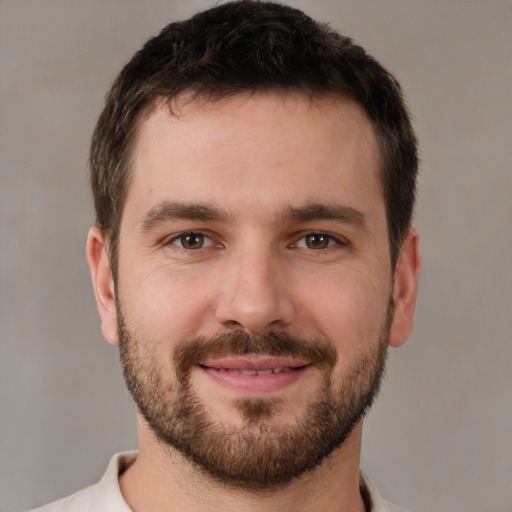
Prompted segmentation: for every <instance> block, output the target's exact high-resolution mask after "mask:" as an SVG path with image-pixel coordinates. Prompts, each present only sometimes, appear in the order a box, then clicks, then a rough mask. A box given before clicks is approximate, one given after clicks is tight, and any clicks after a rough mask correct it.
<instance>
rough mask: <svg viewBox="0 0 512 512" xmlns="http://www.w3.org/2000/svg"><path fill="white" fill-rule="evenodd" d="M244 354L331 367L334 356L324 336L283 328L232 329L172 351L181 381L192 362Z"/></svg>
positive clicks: (194, 339)
mask: <svg viewBox="0 0 512 512" xmlns="http://www.w3.org/2000/svg"><path fill="white" fill-rule="evenodd" d="M246 355H267V356H283V357H286V356H288V357H295V358H300V359H304V360H305V361H308V363H309V364H315V365H321V366H325V367H327V369H332V368H333V367H334V366H335V364H336V362H337V360H338V357H337V354H336V350H335V348H334V347H333V345H332V344H331V343H330V342H329V341H328V340H326V339H318V338H315V339H305V338H301V337H298V336H292V335H291V334H288V333H285V332H273V331H270V332H267V333H264V334H259V335H256V336H253V335H250V334H248V333H246V332H244V331H232V332H227V333H222V334H219V335H217V336H214V337H211V338H203V337H197V338H192V339H190V340H187V341H184V342H183V343H181V344H180V346H179V347H178V348H177V349H176V351H175V353H174V365H175V369H176V375H177V376H178V379H179V380H181V381H182V382H184V381H185V380H186V377H187V375H188V373H189V371H190V369H191V368H192V366H194V365H197V364H199V363H201V362H203V361H205V360H206V359H210V358H211V359H217V358H222V357H231V356H246Z"/></svg>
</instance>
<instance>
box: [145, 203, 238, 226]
mask: <svg viewBox="0 0 512 512" xmlns="http://www.w3.org/2000/svg"><path fill="white" fill-rule="evenodd" d="M228 219H229V215H228V214H227V213H226V212H224V211H222V210H220V209H219V208H216V207H215V206H210V205H205V204H195V203H174V202H169V201H163V202H161V203H159V204H158V205H156V206H155V207H154V208H151V209H150V210H149V211H148V212H146V213H145V214H144V216H143V217H142V219H141V221H140V223H139V224H140V230H141V231H142V232H146V231H149V230H150V229H152V228H154V227H156V226H158V225H160V224H164V223H165V222H170V221H175V220H197V221H203V222H204V221H218V222H226V221H227V220H228Z"/></svg>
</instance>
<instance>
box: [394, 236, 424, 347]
mask: <svg viewBox="0 0 512 512" xmlns="http://www.w3.org/2000/svg"><path fill="white" fill-rule="evenodd" d="M420 271H421V256H420V249H419V234H418V231H417V229H416V228H411V229H409V231H408V233H407V236H406V237H405V240H404V242H403V244H402V247H401V249H400V254H399V256H398V260H397V263H396V267H395V280H394V288H393V300H394V306H393V323H392V325H391V332H390V338H389V344H390V345H391V346H392V347H400V346H401V345H403V344H404V343H405V342H406V340H407V338H408V337H409V335H410V334H411V331H412V327H413V323H414V309H415V306H416V295H417V291H418V281H419V277H420Z"/></svg>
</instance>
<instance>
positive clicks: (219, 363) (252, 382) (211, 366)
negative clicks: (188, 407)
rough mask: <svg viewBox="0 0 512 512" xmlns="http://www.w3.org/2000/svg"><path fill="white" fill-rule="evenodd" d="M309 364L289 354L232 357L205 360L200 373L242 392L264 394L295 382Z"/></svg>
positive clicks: (225, 386) (199, 366)
mask: <svg viewBox="0 0 512 512" xmlns="http://www.w3.org/2000/svg"><path fill="white" fill-rule="evenodd" d="M311 366H312V365H311V364H309V363H307V362H305V361H300V360H297V359H293V358H289V357H233V358H224V359H219V360H214V361H205V362H204V363H201V364H199V365H198V368H199V369H200V370H201V372H202V373H204V374H206V375H207V376H208V377H209V378H210V379H211V380H213V381H214V382H215V383H217V384H220V385H221V386H222V387H224V388H228V389H231V390H232V391H235V392H237V393H242V394H249V395H255V394H267V393H272V392H275V391H279V390H281V389H284V388H286V387H288V386H290V385H292V384H293V383H295V382H297V381H298V380H299V379H300V378H301V377H302V375H303V374H304V373H305V372H306V371H307V370H308V369H309V368H310V367H311Z"/></svg>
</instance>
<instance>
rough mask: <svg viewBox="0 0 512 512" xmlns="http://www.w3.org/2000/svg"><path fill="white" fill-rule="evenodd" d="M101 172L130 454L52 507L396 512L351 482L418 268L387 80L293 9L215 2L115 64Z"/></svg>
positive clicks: (92, 244) (396, 94)
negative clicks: (130, 412)
mask: <svg viewBox="0 0 512 512" xmlns="http://www.w3.org/2000/svg"><path fill="white" fill-rule="evenodd" d="M90 163H91V184H92V189H93V193H94V198H95V206H96V213H97V220H96V225H95V226H94V227H93V228H92V229H91V230H90V232H89V237H88V241H87V257H88V261H89V264H90V268H91V274H92V280H93V284H94V289H95V294H96V300H97V304H98V309H99V313H100V316H101V320H102V330H103V334H104V336H105V338H106V339H107V340H108V341H109V342H110V343H112V344H119V350H120V355H121V361H122V364H123V369H124V374H125V379H126V382H127V385H128V388H129V390H130V392H131V394H132V396H133V398H134V400H135V402H136V404H137V406H138V436H139V439H138V444H139V449H138V452H137V453H130V454H121V455H117V456H115V457H114V459H113V460H112V462H111V464H110V466H109V468H108V470H107V473H106V474H105V476H104V477H103V479H102V480H101V481H100V482H99V483H98V484H97V485H95V486H92V487H90V488H88V489H86V490H84V491H81V492H79V493H77V494H75V495H73V496H71V497H69V498H65V499H64V500H61V501H59V502H57V503H54V504H52V505H48V506H47V507H44V508H43V509H42V510H44V511H46V512H49V511H61V510H62V511H64V510H66V511H85V510H87V511H88V510H91V511H92V510H94V511H128V510H134V511H137V512H144V511H146V510H147V511H152V512H160V511H162V512H164V511H180V512H181V511H200V510H201V511H202V510H208V511H216V510H223V511H226V510H256V509H257V510H262V509H263V510H279V511H289V510H290V511H291V510H293V511H320V510H321V511H342V510H343V511H346V512H348V511H354V512H355V511H358V512H362V511H373V512H383V511H396V510H399V509H397V508H396V507H393V506H392V505H390V504H389V503H387V502H385V501H384V500H383V499H382V498H381V497H380V496H379V494H378V492H377V490H376V489H375V488H374V486H373V485H372V484H371V482H370V481H369V480H368V478H367V477H365V476H364V474H362V473H361V472H360V470H359V458H360V448H361V432H362V419H363V416H364V414H365V413H366V412H367V410H368V408H369V407H370V405H371V403H372V401H373V399H374V397H375V396H376V394H377V392H378V388H379V383H380V380H381V377H382V374H383V372H384V365H385V360H386V353H387V347H388V346H389V345H391V346H394V347H398V346H400V345H401V344H403V343H404V342H405V340H406V338H407V337H408V335H409V334H410V331H411V329H412V319H413V312H414V305H415V298H416V289H417V282H418V277H419V270H420V257H419V251H418V234H417V232H416V230H415V229H414V228H411V226H410V222H411V215H412V210H413V205H414V196H415V181H416V171H417V156H416V142H415V138H414V134H413V131H412V128H411V126H410V122H409V119H408V115H407V111H406V109H405V106H404V104H403V100H402V98H401V93H400V89H399V86H398V84H397V82H396V81H395V80H394V79H393V78H392V76H391V75H390V74H389V73H387V72H386V71H385V70H384V69H383V68H382V67H381V66H380V65H379V64H378V63H377V62H376V61H375V60H373V59H372V58H371V57H369V56H368V55H367V54H366V53H365V52H364V51H363V50H362V48H360V47H358V46H356V45H354V44H353V43H352V41H351V40H349V39H347V38H345V37H342V36H340V35H338V34H336V33H334V32H333V31H331V30H330V29H329V28H327V27H325V26H323V25H320V24H318V23H316V22H314V21H313V20H311V19H310V18H308V17H307V16H306V15H304V14H303V13H302V12H300V11H298V10H295V9H292V8H290V7H286V6H281V5H278V4H273V3H266V2H261V3H260V2H250V1H241V2H236V3H230V4H224V5H220V6H217V7H215V8H213V9H210V10H208V11H205V12H203V13H200V14H198V15H196V16H194V17H193V18H191V19H190V20H187V21H185V22H182V23H172V24H170V25H169V26H167V27H166V28H165V29H163V31H162V32H161V33H160V35H159V36H157V37H155V38H153V39H151V40H150V41H148V42H147V44H146V45H145V46H144V47H143V48H142V49H141V50H140V51H139V52H138V53H137V54H136V55H135V56H134V57H133V58H132V60H131V61H130V62H129V63H128V64H127V65H126V66H125V68H124V69H123V70H122V72H121V74H120V75H119V77H118V78H117V80H116V82H115V83H114V85H113V87H112V89H111V91H110V93H109V95H108V96H107V99H106V106H105V109H104V111H103V112H102V114H101V116H100V118H99V121H98V124H97V126H96V129H95V132H94V135H93V139H92V146H91V158H90Z"/></svg>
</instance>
